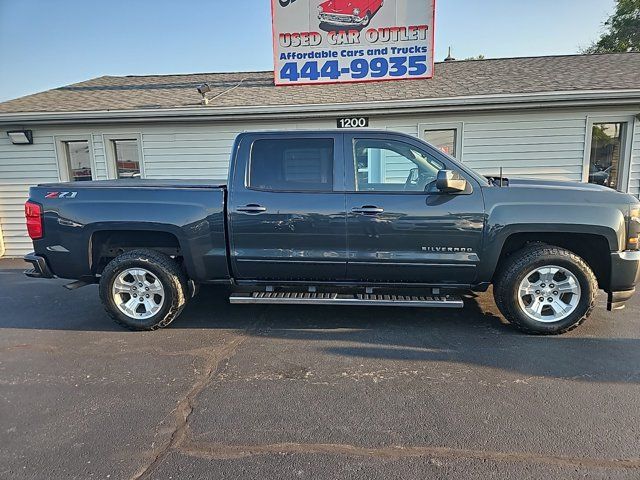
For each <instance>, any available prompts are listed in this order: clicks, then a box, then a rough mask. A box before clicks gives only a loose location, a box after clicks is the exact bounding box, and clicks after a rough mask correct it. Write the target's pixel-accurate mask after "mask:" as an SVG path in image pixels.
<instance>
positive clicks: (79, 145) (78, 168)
mask: <svg viewBox="0 0 640 480" xmlns="http://www.w3.org/2000/svg"><path fill="white" fill-rule="evenodd" d="M63 145H64V150H65V156H66V160H67V170H68V172H69V181H71V182H83V181H89V180H92V175H91V156H90V155H89V142H87V141H85V140H79V141H69V142H63Z"/></svg>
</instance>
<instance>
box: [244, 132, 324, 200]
mask: <svg viewBox="0 0 640 480" xmlns="http://www.w3.org/2000/svg"><path fill="white" fill-rule="evenodd" d="M334 148H335V147H334V141H333V139H331V138H273V139H260V140H256V141H254V142H253V144H252V147H251V156H250V159H249V168H248V178H247V187H248V188H250V189H254V190H266V191H275V192H286V191H288V192H331V191H333V163H334Z"/></svg>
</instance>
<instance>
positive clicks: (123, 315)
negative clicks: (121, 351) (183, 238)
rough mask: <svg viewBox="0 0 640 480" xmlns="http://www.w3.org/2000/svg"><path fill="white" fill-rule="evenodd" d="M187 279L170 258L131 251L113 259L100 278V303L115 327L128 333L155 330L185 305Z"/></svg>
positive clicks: (147, 252) (166, 323) (178, 313)
mask: <svg viewBox="0 0 640 480" xmlns="http://www.w3.org/2000/svg"><path fill="white" fill-rule="evenodd" d="M187 298H188V288H187V278H186V275H185V274H184V272H183V271H182V269H181V268H180V266H179V265H178V264H177V263H176V261H175V260H173V259H172V258H171V257H169V256H167V255H164V254H163V253H160V252H156V251H154V250H146V249H140V250H131V251H129V252H125V253H123V254H122V255H119V256H118V257H116V258H114V259H113V260H112V261H111V262H109V264H108V265H107V266H106V267H105V269H104V271H103V272H102V277H101V278H100V299H101V300H102V304H103V305H104V307H105V309H106V310H107V312H108V313H109V315H110V316H111V317H112V318H113V319H114V320H115V321H116V323H118V324H120V325H122V326H123V327H126V328H128V329H130V330H156V329H158V328H163V327H166V326H167V325H169V324H170V323H171V322H172V321H173V320H175V319H176V318H177V317H178V315H180V312H182V309H183V308H184V306H185V305H186V302H187Z"/></svg>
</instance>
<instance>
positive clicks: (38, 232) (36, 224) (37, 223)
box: [24, 201, 43, 240]
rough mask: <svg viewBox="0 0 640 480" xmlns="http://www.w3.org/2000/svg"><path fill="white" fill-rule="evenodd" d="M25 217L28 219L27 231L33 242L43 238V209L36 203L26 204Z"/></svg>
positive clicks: (28, 202) (29, 202)
mask: <svg viewBox="0 0 640 480" xmlns="http://www.w3.org/2000/svg"><path fill="white" fill-rule="evenodd" d="M24 216H25V217H26V218H27V231H28V232H29V236H30V237H31V239H32V240H37V239H39V238H42V236H43V229H42V207H41V206H40V205H39V204H37V203H34V202H31V201H27V203H25V204H24Z"/></svg>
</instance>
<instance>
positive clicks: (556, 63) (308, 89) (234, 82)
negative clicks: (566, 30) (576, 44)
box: [0, 53, 640, 113]
mask: <svg viewBox="0 0 640 480" xmlns="http://www.w3.org/2000/svg"><path fill="white" fill-rule="evenodd" d="M203 83H208V84H209V85H210V87H211V92H209V93H208V94H207V97H208V98H209V99H211V101H210V104H209V105H208V106H206V107H205V106H202V108H212V107H213V108H215V107H249V106H257V105H263V106H264V105H269V106H276V105H311V104H331V103H350V102H364V101H383V100H407V99H431V98H452V97H463V96H476V95H506V94H518V93H537V92H554V91H584V90H635V89H640V53H621V54H604V55H573V56H571V55H570V56H556V57H528V58H504V59H493V60H478V61H460V62H446V63H436V65H435V74H434V78H433V79H430V80H400V81H397V82H372V83H350V84H344V83H343V84H332V85H306V86H291V87H275V86H274V84H273V74H272V72H245V73H243V72H239V73H200V74H189V75H151V76H126V77H111V76H105V77H99V78H95V79H93V80H88V81H85V82H80V83H75V84H73V85H68V86H65V87H60V88H56V89H54V90H49V91H46V92H42V93H36V94H34V95H29V96H26V97H22V98H18V99H15V100H10V101H7V102H4V103H0V113H19V112H74V111H107V110H139V109H159V108H184V107H198V106H201V101H200V100H201V97H200V95H199V94H198V92H197V91H196V87H197V86H198V85H200V84H203Z"/></svg>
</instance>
